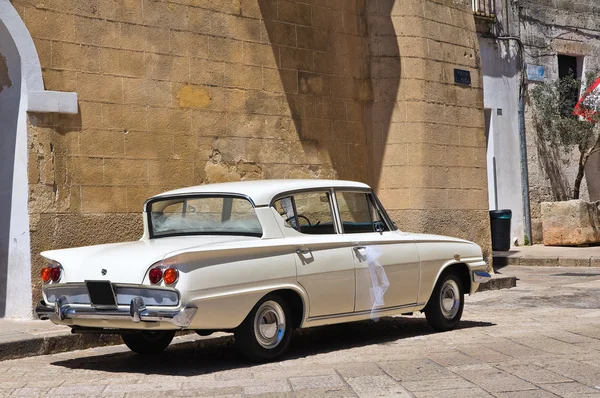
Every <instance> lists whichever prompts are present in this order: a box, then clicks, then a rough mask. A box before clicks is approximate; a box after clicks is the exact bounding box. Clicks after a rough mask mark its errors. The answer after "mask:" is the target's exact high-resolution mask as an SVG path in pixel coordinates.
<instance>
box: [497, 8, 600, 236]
mask: <svg viewBox="0 0 600 398" xmlns="http://www.w3.org/2000/svg"><path fill="white" fill-rule="evenodd" d="M519 7H520V8H519V9H517V8H515V7H514V6H511V7H510V8H509V11H510V12H511V13H512V14H513V21H514V22H513V24H514V25H515V26H512V27H511V29H512V32H516V31H517V29H519V30H518V31H519V32H520V36H521V39H522V40H523V42H524V44H525V50H526V51H525V62H527V63H530V64H535V65H543V66H545V68H546V75H547V80H549V81H551V80H555V79H557V78H558V59H557V54H565V55H570V56H576V57H584V58H585V62H584V67H583V73H584V74H585V72H586V71H593V70H600V56H599V54H600V40H598V37H599V35H600V26H599V25H598V23H597V18H594V17H593V16H594V15H597V12H598V10H597V7H598V4H597V1H595V0H583V1H578V2H577V3H573V4H571V3H569V2H560V1H551V2H548V1H542V0H526V1H522V2H520V3H519ZM518 21H520V23H519V24H518V26H517V25H516V23H517V22H518ZM535 84H536V83H530V84H529V89H530V90H531V89H532V88H533V87H534V86H535ZM526 117H527V121H526V128H527V155H528V167H529V187H530V200H531V219H532V233H533V240H534V242H541V241H542V225H541V205H540V204H541V203H542V202H546V201H557V200H568V199H570V198H571V196H570V195H571V192H572V190H573V184H574V182H575V177H576V175H577V165H578V159H579V151H578V150H577V148H573V150H572V151H571V152H570V153H565V152H564V151H563V150H562V149H559V148H556V147H554V146H552V145H551V144H550V143H548V142H545V141H544V140H542V139H540V138H539V137H538V135H537V133H536V131H535V128H534V124H533V120H532V113H531V104H530V103H528V104H527V106H526ZM599 189H600V156H598V155H596V156H595V157H593V158H591V159H590V162H589V166H588V168H587V169H586V178H584V181H583V183H582V185H581V199H584V200H589V199H591V200H599V199H600V197H597V196H596V195H597V192H600V190H599ZM589 192H593V193H594V197H591V198H590V195H589Z"/></svg>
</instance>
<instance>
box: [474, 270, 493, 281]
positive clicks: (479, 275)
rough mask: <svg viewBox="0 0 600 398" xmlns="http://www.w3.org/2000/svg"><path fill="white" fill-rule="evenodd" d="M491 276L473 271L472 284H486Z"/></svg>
mask: <svg viewBox="0 0 600 398" xmlns="http://www.w3.org/2000/svg"><path fill="white" fill-rule="evenodd" d="M490 279H492V276H491V275H490V274H489V273H487V272H485V271H473V282H475V283H487V282H488V281H489V280H490Z"/></svg>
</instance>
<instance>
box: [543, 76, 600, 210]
mask: <svg viewBox="0 0 600 398" xmlns="http://www.w3.org/2000/svg"><path fill="white" fill-rule="evenodd" d="M598 76H599V74H598V72H592V73H588V74H587V75H586V79H585V81H582V80H581V79H576V78H574V77H571V76H567V77H564V78H562V79H557V80H556V81H553V82H548V83H540V84H537V85H536V86H535V87H534V88H533V89H532V90H531V99H532V100H533V101H532V104H533V121H534V126H535V129H536V130H537V133H538V136H539V137H540V138H542V139H543V140H545V141H546V142H548V143H549V144H550V145H552V146H557V147H560V148H562V149H563V150H564V151H565V153H566V154H569V153H570V152H571V151H572V150H574V149H575V148H577V150H578V151H579V163H578V172H577V176H576V178H575V181H574V184H573V190H572V192H570V195H569V196H570V198H569V199H579V196H580V191H581V182H582V181H583V177H584V174H585V164H586V163H587V161H588V159H589V158H590V156H591V155H592V154H594V153H596V152H598V151H600V128H599V127H598V122H599V121H600V114H598V113H596V112H597V111H600V109H596V107H597V106H598V105H600V101H599V100H600V98H598V97H597V93H596V92H592V93H591V94H590V95H589V96H588V98H587V100H584V101H580V102H579V105H578V106H579V112H578V113H579V114H585V117H582V116H577V115H575V114H574V110H575V107H576V105H577V99H578V98H579V95H580V93H582V92H583V93H588V92H589V89H590V86H591V85H592V84H593V83H594V81H595V80H596V79H597V78H598ZM582 87H585V90H584V91H581V88H582ZM566 162H567V163H568V161H566ZM555 167H557V165H555Z"/></svg>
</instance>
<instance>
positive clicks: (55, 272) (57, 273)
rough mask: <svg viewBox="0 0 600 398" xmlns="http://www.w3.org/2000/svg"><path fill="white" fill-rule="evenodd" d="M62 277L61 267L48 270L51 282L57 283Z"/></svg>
mask: <svg viewBox="0 0 600 398" xmlns="http://www.w3.org/2000/svg"><path fill="white" fill-rule="evenodd" d="M61 276H62V268H61V267H52V268H50V278H51V279H52V282H58V281H59V280H60V277H61Z"/></svg>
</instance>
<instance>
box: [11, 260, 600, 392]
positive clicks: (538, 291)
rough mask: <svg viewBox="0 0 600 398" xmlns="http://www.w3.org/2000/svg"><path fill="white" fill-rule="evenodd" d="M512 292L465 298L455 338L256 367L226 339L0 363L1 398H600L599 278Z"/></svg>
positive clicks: (314, 342) (575, 275)
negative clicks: (150, 350) (145, 353)
mask: <svg viewBox="0 0 600 398" xmlns="http://www.w3.org/2000/svg"><path fill="white" fill-rule="evenodd" d="M500 272H501V273H503V274H507V275H515V276H517V277H518V278H519V282H518V287H517V288H515V289H510V290H500V291H492V292H483V293H478V294H476V295H474V296H471V297H468V298H467V303H466V305H465V312H464V315H463V321H462V322H461V325H460V328H459V329H458V330H455V331H452V332H448V333H440V334H436V333H432V331H431V329H430V328H429V327H428V325H427V323H426V321H425V319H424V317H423V316H422V315H420V314H419V315H414V316H412V317H398V318H387V319H381V320H379V322H376V323H375V322H371V321H369V322H360V323H355V324H348V325H337V326H331V327H321V328H315V329H309V330H304V331H301V332H298V333H297V334H296V335H295V336H294V340H293V342H292V346H291V347H290V348H291V349H290V351H289V355H288V356H286V358H285V359H284V360H282V361H280V362H275V363H270V364H264V365H256V364H252V363H249V362H247V361H246V360H245V359H243V358H242V357H240V356H238V355H237V353H236V351H235V349H234V347H233V344H232V343H233V340H232V338H231V337H230V336H228V335H222V336H220V337H216V338H206V339H199V338H198V337H197V336H195V335H189V336H182V337H179V338H178V339H176V343H175V344H173V345H172V346H171V347H170V348H169V350H168V351H167V352H166V353H165V354H164V355H162V356H158V357H153V358H148V357H140V356H136V355H133V354H131V353H130V352H129V351H128V350H127V349H126V348H125V347H124V346H116V347H107V348H96V349H91V350H85V351H74V352H71V353H65V354H57V355H50V356H42V357H33V358H27V359H22V360H13V361H5V362H0V396H2V397H5V396H27V397H33V396H44V395H48V396H52V397H54V398H58V397H62V396H82V395H89V396H100V395H102V396H110V397H130V396H200V397H204V396H227V397H241V396H264V397H288V396H289V397H293V396H295V397H317V396H318V397H321V396H328V397H355V396H359V397H381V396H399V397H412V396H414V397H480V396H481V397H484V396H485V397H489V396H496V397H553V396H562V397H592V396H594V397H596V396H598V397H600V268H541V267H507V268H504V269H502V270H500Z"/></svg>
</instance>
